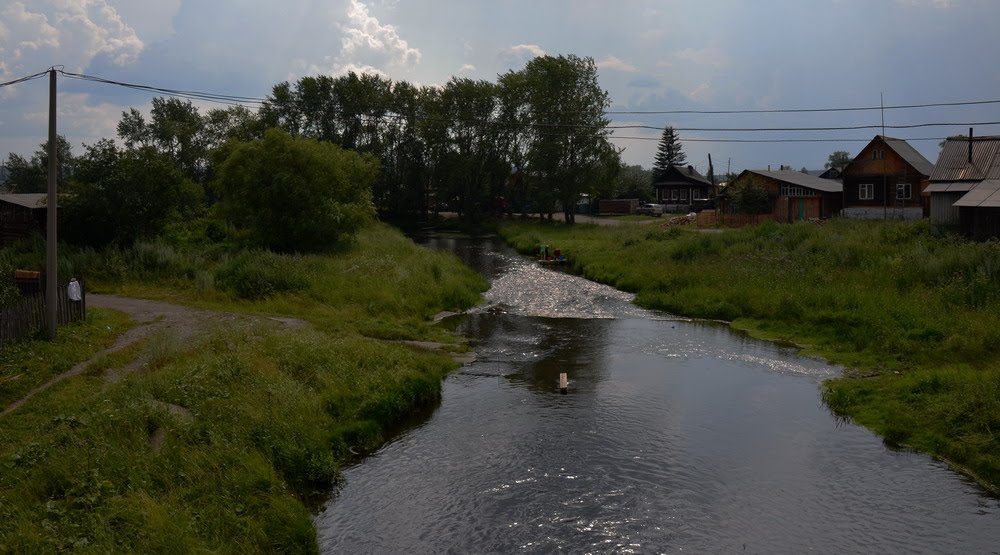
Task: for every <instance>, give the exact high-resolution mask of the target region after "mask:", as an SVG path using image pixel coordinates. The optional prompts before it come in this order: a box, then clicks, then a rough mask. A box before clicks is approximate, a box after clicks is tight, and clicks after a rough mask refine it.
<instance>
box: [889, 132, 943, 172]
mask: <svg viewBox="0 0 1000 555" xmlns="http://www.w3.org/2000/svg"><path fill="white" fill-rule="evenodd" d="M879 137H882V140H883V141H885V144H887V145H888V146H889V148H891V149H892V150H893V151H894V152H895V153H896V154H898V155H899V157H900V158H902V159H903V160H906V163H907V164H909V165H911V166H913V169H915V170H917V171H918V172H920V175H928V176H929V175H930V174H931V173H932V172H933V171H934V164H931V162H930V160H928V159H927V158H924V155H923V154H920V153H919V152H917V150H916V149H915V148H913V147H912V146H910V143H908V142H906V141H904V140H903V139H894V138H892V137H886V136H883V135H876V136H875V138H876V139H877V138H879Z"/></svg>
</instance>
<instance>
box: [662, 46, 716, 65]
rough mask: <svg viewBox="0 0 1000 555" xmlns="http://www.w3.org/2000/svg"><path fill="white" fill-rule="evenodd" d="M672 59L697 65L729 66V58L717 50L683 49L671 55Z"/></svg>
mask: <svg viewBox="0 0 1000 555" xmlns="http://www.w3.org/2000/svg"><path fill="white" fill-rule="evenodd" d="M673 58H674V59H675V60H677V61H681V62H689V63H693V64H698V65H706V66H713V67H724V66H726V65H728V64H729V57H728V56H727V55H726V53H725V52H723V51H722V50H721V49H719V48H715V47H711V48H685V49H684V50H678V51H677V52H674V53H673Z"/></svg>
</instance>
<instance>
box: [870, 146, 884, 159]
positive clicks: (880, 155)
mask: <svg viewBox="0 0 1000 555" xmlns="http://www.w3.org/2000/svg"><path fill="white" fill-rule="evenodd" d="M884 159H885V151H884V150H882V149H880V148H876V149H875V150H873V151H872V160H884Z"/></svg>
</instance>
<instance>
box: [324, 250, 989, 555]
mask: <svg viewBox="0 0 1000 555" xmlns="http://www.w3.org/2000/svg"><path fill="white" fill-rule="evenodd" d="M423 242H424V243H425V244H426V245H427V246H428V248H438V249H449V250H452V251H454V252H455V253H456V254H458V255H459V256H461V257H462V258H463V259H464V260H465V261H466V262H467V263H469V264H471V265H472V266H474V267H475V268H477V269H479V270H480V271H481V272H483V273H484V275H486V277H487V278H489V279H490V282H491V284H492V287H491V289H490V291H489V292H488V293H487V294H486V299H487V304H486V305H484V306H482V307H479V308H477V309H476V310H474V311H472V312H471V313H470V314H467V315H462V316H458V317H454V318H450V319H448V320H446V321H445V322H444V323H443V325H451V326H454V327H455V328H456V329H457V330H458V331H459V332H460V333H462V334H464V335H465V336H467V337H469V338H470V339H471V340H472V341H473V344H474V347H475V351H476V355H477V360H476V362H474V363H471V364H469V365H467V366H465V367H463V368H462V369H460V370H459V371H457V372H456V373H455V374H453V375H452V376H450V377H449V378H448V379H447V380H446V382H445V383H444V385H443V396H442V402H441V406H440V407H439V408H438V409H437V410H435V411H434V412H433V413H432V414H431V415H430V416H429V417H427V418H426V419H425V420H423V421H421V422H419V423H417V424H416V425H414V426H412V427H411V428H409V429H407V430H406V431H404V432H403V433H401V434H400V435H399V436H398V437H396V438H395V439H394V440H392V441H391V442H389V443H388V444H387V445H386V446H384V447H383V448H382V449H381V450H379V451H378V452H376V453H375V454H373V455H372V456H370V457H368V458H366V459H365V460H363V461H361V462H360V463H359V464H357V465H356V466H354V467H352V468H349V469H347V470H346V471H345V472H344V480H343V481H342V483H341V485H340V486H339V490H338V491H337V492H335V493H334V495H333V496H332V497H331V501H330V502H329V503H328V504H327V506H326V507H325V508H324V510H323V511H322V512H321V513H320V514H319V515H317V517H316V525H317V528H318V531H319V539H320V545H321V548H322V549H323V550H324V551H326V552H330V553H334V552H337V553H355V552H376V553H389V552H415V553H424V552H448V551H451V552H459V553H488V552H511V551H518V552H536V553H551V552H558V551H563V552H574V553H575V552H602V553H603V552H626V553H655V552H664V551H678V550H684V551H692V552H696V553H701V552H720V551H721V552H735V551H740V552H743V551H745V552H748V553H775V552H781V553H801V552H806V551H814V552H820V553H858V552H875V553H916V552H931V553H991V552H996V551H997V550H998V549H1000V503H998V500H997V499H996V498H994V497H991V496H989V495H987V494H986V493H985V492H984V491H982V490H981V489H980V488H979V487H978V486H976V485H975V484H974V483H973V482H971V481H970V480H968V479H966V478H965V477H963V476H962V475H960V474H958V473H956V472H954V471H953V470H951V469H950V468H949V467H948V466H947V465H945V464H944V463H942V462H939V461H935V460H933V459H932V458H930V457H928V456H926V455H923V454H918V453H912V452H908V451H905V450H897V449H892V448H890V447H887V446H885V445H884V444H883V443H882V442H881V441H880V440H879V438H877V437H876V436H874V435H873V434H872V433H871V432H869V431H867V430H865V429H864V428H860V427H858V426H855V425H853V424H851V423H849V422H844V421H843V420H840V419H838V418H837V417H835V416H834V415H832V414H830V412H829V411H828V410H827V409H826V408H825V406H824V405H823V403H822V401H821V399H820V383H821V381H822V380H824V379H826V378H830V377H834V376H837V375H839V373H840V369H839V368H837V367H834V366H830V365H828V364H826V363H824V362H822V361H819V360H815V359H811V358H807V357H802V356H800V355H799V354H798V353H797V351H796V350H794V349H791V348H788V347H783V346H779V345H775V344H771V343H767V342H761V341H756V340H752V339H749V338H747V337H745V336H744V335H742V334H739V333H735V332H732V331H731V330H729V328H728V327H726V326H725V325H724V324H719V323H712V322H698V321H689V320H687V319H684V318H677V317H673V316H671V315H669V314H664V313H659V312H654V311H646V310H643V309H641V308H638V307H636V306H635V305H633V304H632V303H631V302H630V301H631V296H630V295H628V294H626V293H623V292H621V291H617V290H615V289H612V288H610V287H606V286H603V285H599V284H596V283H593V282H589V281H587V280H584V279H582V278H579V277H577V276H572V275H569V274H566V273H564V272H560V271H558V270H552V269H548V268H541V267H539V266H538V265H537V264H535V263H533V262H532V261H531V260H527V259H525V258H523V257H521V256H519V255H517V254H516V253H514V252H513V251H512V250H510V249H509V248H507V247H505V246H503V244H502V243H501V242H500V241H499V240H495V239H463V238H459V237H448V236H430V237H425V238H424V239H423ZM561 373H567V374H568V376H569V380H570V382H571V383H570V387H569V388H568V391H567V394H565V395H561V394H560V387H559V375H560V374H561Z"/></svg>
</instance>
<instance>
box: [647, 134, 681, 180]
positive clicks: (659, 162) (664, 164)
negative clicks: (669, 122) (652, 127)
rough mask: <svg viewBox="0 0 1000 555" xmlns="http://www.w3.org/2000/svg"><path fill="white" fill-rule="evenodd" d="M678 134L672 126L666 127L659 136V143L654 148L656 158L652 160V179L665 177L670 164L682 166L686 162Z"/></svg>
mask: <svg viewBox="0 0 1000 555" xmlns="http://www.w3.org/2000/svg"><path fill="white" fill-rule="evenodd" d="M680 140H681V139H680V136H679V135H678V134H677V132H676V131H674V128H673V127H669V126H668V127H666V128H665V129H664V130H663V135H662V136H661V137H660V144H659V146H658V147H657V148H656V159H655V161H654V162H653V181H654V182H656V181H660V180H662V179H664V178H665V177H666V174H667V170H668V169H669V168H670V166H683V165H684V164H686V163H687V156H686V155H685V154H684V151H683V150H682V148H681V142H680Z"/></svg>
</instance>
